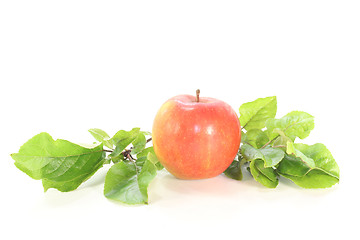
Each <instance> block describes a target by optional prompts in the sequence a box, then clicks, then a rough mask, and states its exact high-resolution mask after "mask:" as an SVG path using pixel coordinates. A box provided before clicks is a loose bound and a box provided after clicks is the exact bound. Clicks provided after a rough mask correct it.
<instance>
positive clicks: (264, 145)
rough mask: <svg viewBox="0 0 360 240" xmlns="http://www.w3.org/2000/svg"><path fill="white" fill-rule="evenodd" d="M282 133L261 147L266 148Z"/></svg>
mask: <svg viewBox="0 0 360 240" xmlns="http://www.w3.org/2000/svg"><path fill="white" fill-rule="evenodd" d="M279 136H280V135H277V136H276V137H275V138H273V139H271V140H270V141H268V142H267V143H265V144H264V146H262V147H261V148H260V149H263V148H265V147H266V146H267V145H269V144H270V143H272V142H273V141H275V139H277V138H278V137H279Z"/></svg>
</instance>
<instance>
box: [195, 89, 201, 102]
mask: <svg viewBox="0 0 360 240" xmlns="http://www.w3.org/2000/svg"><path fill="white" fill-rule="evenodd" d="M199 101H200V89H197V90H196V102H199Z"/></svg>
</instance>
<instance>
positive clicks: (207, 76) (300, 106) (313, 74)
mask: <svg viewBox="0 0 360 240" xmlns="http://www.w3.org/2000/svg"><path fill="white" fill-rule="evenodd" d="M359 12H360V4H359V1H346V0H343V1H317V0H309V1H308V0H302V1H289V0H286V1H276V0H274V1H226V0H225V1H219V0H218V1H198V0H189V1H187V0H182V1H157V0H151V1H149V0H147V1H136V0H134V1H89V0H87V1H77V0H63V1H49V0H46V1H37V0H32V1H17V0H11V1H10V0H9V1H7V0H4V1H1V2H0V84H1V88H0V91H1V93H0V107H1V118H0V119H1V120H0V121H1V136H0V141H1V145H0V146H1V147H0V153H1V161H0V164H1V166H0V171H1V174H0V184H1V185H0V186H1V197H0V201H1V204H0V208H1V209H0V210H1V212H0V218H1V219H2V220H4V222H3V223H1V231H0V235H1V238H2V239H5V238H4V236H8V237H7V239H9V236H11V238H10V239H20V238H30V239H64V238H66V239H76V238H79V239H80V238H81V239H87V238H90V237H91V238H93V239H96V238H97V239H106V238H113V239H138V238H139V239H140V238H143V239H228V238H231V239H259V238H264V239H265V238H267V239H315V238H319V239H320V238H321V239H326V238H335V237H345V236H350V238H352V239H355V238H356V237H359V233H358V216H359V214H360V211H359V201H360V198H359V197H358V193H359V178H358V173H359V169H360V164H359V161H360V158H359V130H358V129H359V127H358V126H359V114H358V111H359V102H360V98H359V93H358V92H359V87H358V85H356V82H357V81H359V80H360V14H359ZM197 88H200V89H201V95H202V96H209V97H214V98H219V99H222V100H224V101H226V102H228V103H229V104H230V105H231V106H233V108H234V109H235V110H236V111H237V110H238V107H239V106H240V105H241V104H242V103H244V102H248V101H252V100H255V99H256V98H259V97H266V96H273V95H276V96H277V97H278V115H277V117H281V116H283V115H284V114H286V113H287V112H289V111H292V110H303V111H306V112H309V113H310V114H312V115H314V116H315V129H314V130H313V131H312V133H311V135H310V136H309V138H308V139H306V140H305V142H306V143H309V144H312V143H316V142H322V143H324V144H325V145H326V146H327V147H328V148H329V149H330V150H331V152H332V154H333V156H334V157H335V159H336V161H337V162H338V164H339V166H340V170H341V175H340V178H341V180H340V184H338V185H336V186H334V187H333V188H331V189H325V190H304V189H301V188H299V187H297V186H296V185H294V184H293V183H291V182H290V181H286V180H281V181H280V184H279V186H278V188H277V189H274V190H272V189H266V188H264V187H262V186H261V185H260V184H258V183H257V182H255V181H254V180H252V179H251V178H250V177H249V176H248V174H247V173H245V179H244V181H241V182H237V181H234V180H230V179H227V178H225V177H224V176H218V177H215V178H213V179H207V180H199V181H182V180H177V179H175V178H174V177H172V176H171V175H170V174H168V173H166V172H165V171H164V172H161V173H159V175H158V177H157V178H156V179H155V180H154V181H153V182H152V183H151V185H150V187H149V203H150V204H149V205H147V206H131V207H129V206H126V205H123V204H118V203H115V202H113V201H109V200H107V199H106V198H105V197H104V196H103V193H102V190H103V182H104V177H105V174H106V170H107V167H104V168H103V169H101V170H100V171H99V172H98V173H97V174H96V175H95V176H94V177H93V178H92V179H91V180H89V181H88V182H86V183H85V184H83V185H82V186H81V187H80V188H79V189H78V190H76V191H73V192H70V193H60V192H57V191H56V190H54V189H51V190H49V191H48V192H46V193H43V189H42V185H41V182H40V181H35V180H32V179H31V178H29V177H28V176H27V175H26V174H24V173H23V172H21V171H19V170H18V169H16V167H15V166H14V165H13V160H12V159H11V157H10V156H9V154H10V153H12V152H17V151H18V149H19V147H20V146H21V145H22V144H23V143H24V142H26V141H27V140H28V139H29V138H31V137H32V136H33V135H35V134H37V133H39V132H42V131H46V132H49V133H50V134H51V135H52V136H53V137H54V138H63V139H67V140H70V141H73V142H77V143H91V142H92V141H93V139H92V137H91V135H90V134H89V133H88V132H87V130H88V129H89V128H94V127H97V128H102V129H104V130H106V131H107V132H109V133H110V134H114V133H115V132H116V131H117V130H120V129H125V130H129V129H131V128H132V127H141V128H142V129H143V130H149V131H151V126H152V121H153V118H154V116H155V114H156V111H157V110H158V109H159V107H160V106H161V104H162V103H163V102H164V101H165V100H167V99H168V98H170V97H172V96H174V95H178V94H193V93H194V92H195V89H197ZM354 217H355V219H354Z"/></svg>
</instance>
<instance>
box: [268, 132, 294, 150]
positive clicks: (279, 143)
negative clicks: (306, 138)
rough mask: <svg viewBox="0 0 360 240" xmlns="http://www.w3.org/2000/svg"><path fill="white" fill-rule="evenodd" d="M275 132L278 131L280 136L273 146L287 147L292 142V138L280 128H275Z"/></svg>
mask: <svg viewBox="0 0 360 240" xmlns="http://www.w3.org/2000/svg"><path fill="white" fill-rule="evenodd" d="M273 132H274V133H278V134H279V136H278V137H277V138H276V139H275V140H274V142H273V144H272V146H282V147H286V146H287V145H288V143H289V142H292V140H291V139H290V138H289V137H287V136H285V133H284V132H283V131H281V130H279V129H274V130H273Z"/></svg>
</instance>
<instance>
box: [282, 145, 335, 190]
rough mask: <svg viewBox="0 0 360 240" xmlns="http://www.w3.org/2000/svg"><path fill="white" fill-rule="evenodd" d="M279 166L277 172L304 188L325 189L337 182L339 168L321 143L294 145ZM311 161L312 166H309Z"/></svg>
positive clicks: (289, 148)
mask: <svg viewBox="0 0 360 240" xmlns="http://www.w3.org/2000/svg"><path fill="white" fill-rule="evenodd" d="M288 152H290V153H291V155H287V156H286V157H285V158H284V159H283V161H281V163H280V164H279V166H278V168H277V172H278V173H280V174H281V175H282V176H284V177H286V178H289V179H291V180H292V181H293V182H295V183H296V184H297V185H299V186H301V187H304V188H327V187H331V186H332V185H334V184H335V183H337V182H339V178H340V171H339V166H338V165H337V163H336V162H335V159H334V158H333V156H332V155H331V153H330V151H329V150H328V149H327V148H326V147H325V145H323V144H321V143H317V144H314V145H306V144H299V143H298V144H294V145H293V146H290V147H288ZM309 159H311V160H312V161H313V163H314V165H312V164H309V163H308V162H309Z"/></svg>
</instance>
